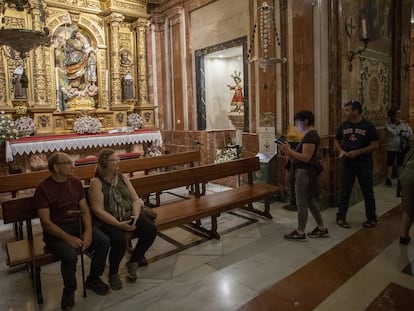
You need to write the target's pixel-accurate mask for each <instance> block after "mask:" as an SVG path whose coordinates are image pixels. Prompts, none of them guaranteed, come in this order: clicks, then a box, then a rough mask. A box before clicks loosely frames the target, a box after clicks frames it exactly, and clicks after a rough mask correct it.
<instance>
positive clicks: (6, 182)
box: [0, 150, 201, 198]
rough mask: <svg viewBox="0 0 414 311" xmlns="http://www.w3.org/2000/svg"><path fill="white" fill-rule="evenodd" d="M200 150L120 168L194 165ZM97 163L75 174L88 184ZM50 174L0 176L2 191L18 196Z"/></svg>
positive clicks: (135, 161) (130, 161)
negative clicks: (19, 192) (20, 192)
mask: <svg viewBox="0 0 414 311" xmlns="http://www.w3.org/2000/svg"><path fill="white" fill-rule="evenodd" d="M200 160H201V158H200V151H199V150H194V151H188V152H179V153H171V154H166V155H161V156H158V157H151V158H138V159H125V160H122V161H121V162H120V163H119V170H120V171H121V172H122V173H128V174H130V176H133V173H134V172H138V171H144V173H145V175H148V173H149V172H150V171H151V170H154V169H161V168H168V167H173V166H174V167H175V166H183V165H188V166H191V167H193V166H194V165H195V164H196V163H199V162H200ZM95 168H96V164H88V165H82V166H77V167H74V168H73V175H74V176H76V177H78V178H79V179H80V180H83V181H85V183H86V184H88V182H89V180H90V179H91V178H92V177H93V176H94V174H95ZM49 175H50V172H49V171H48V170H42V171H35V172H30V173H20V174H12V175H2V176H0V192H1V193H8V192H10V193H11V195H12V197H13V198H15V197H16V196H17V193H18V191H21V190H27V189H33V188H36V186H37V185H38V184H39V182H40V181H42V180H43V179H45V178H46V177H47V176H49Z"/></svg>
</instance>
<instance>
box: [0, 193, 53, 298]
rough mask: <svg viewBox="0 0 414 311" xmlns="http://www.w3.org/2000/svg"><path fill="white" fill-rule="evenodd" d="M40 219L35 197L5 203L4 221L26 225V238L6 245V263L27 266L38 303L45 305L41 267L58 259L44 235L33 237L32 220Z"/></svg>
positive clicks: (12, 265) (11, 265) (15, 199)
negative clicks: (48, 246) (35, 205)
mask: <svg viewBox="0 0 414 311" xmlns="http://www.w3.org/2000/svg"><path fill="white" fill-rule="evenodd" d="M36 218H38V215H37V211H36V210H35V209H34V199H33V196H30V197H22V198H14V199H11V200H7V201H5V202H3V221H4V223H5V224H9V223H20V222H25V223H26V233H27V236H26V237H25V238H23V237H21V238H22V239H20V240H17V241H12V242H8V243H7V244H6V254H7V258H6V262H7V264H8V265H9V266H10V267H15V266H18V265H21V264H27V265H28V270H29V273H30V275H31V278H32V282H33V290H34V293H35V295H36V301H37V303H39V304H41V303H43V294H42V287H41V281H40V267H41V266H42V265H46V264H49V263H52V262H55V261H56V260H57V258H56V257H55V256H54V255H53V254H52V253H51V252H50V251H49V250H48V249H47V248H46V247H45V243H44V242H43V235H42V234H39V235H33V231H32V219H36Z"/></svg>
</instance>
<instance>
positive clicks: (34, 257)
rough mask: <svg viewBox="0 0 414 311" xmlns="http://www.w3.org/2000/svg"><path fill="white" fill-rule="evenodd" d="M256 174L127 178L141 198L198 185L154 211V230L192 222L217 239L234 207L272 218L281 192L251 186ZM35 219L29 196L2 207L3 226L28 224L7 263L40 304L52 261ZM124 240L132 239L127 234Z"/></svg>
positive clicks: (238, 168) (249, 169) (216, 170)
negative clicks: (43, 272) (209, 188)
mask: <svg viewBox="0 0 414 311" xmlns="http://www.w3.org/2000/svg"><path fill="white" fill-rule="evenodd" d="M259 169H260V164H259V159H258V158H246V159H240V160H234V161H231V162H225V163H218V164H210V165H203V166H199V167H193V168H187V169H183V170H177V171H172V172H165V173H160V174H154V175H148V176H144V177H140V178H133V179H131V181H132V184H133V185H134V187H137V188H136V189H137V190H138V193H139V194H140V195H146V194H148V193H152V192H159V191H163V190H166V189H173V188H177V187H181V186H186V185H196V186H195V189H196V195H195V196H194V197H193V198H190V199H188V200H180V201H178V202H174V203H169V204H165V205H161V206H160V207H156V208H154V209H153V210H154V211H155V212H156V213H157V219H156V220H155V224H156V225H157V228H158V230H163V229H168V228H171V227H174V226H179V225H183V224H188V223H191V222H192V221H195V222H196V223H195V224H193V225H194V226H195V227H196V228H197V229H199V230H201V231H203V232H205V233H207V234H208V235H209V236H210V237H214V238H216V239H218V238H220V236H219V234H218V233H217V217H218V216H219V215H220V213H222V212H224V211H227V210H230V209H234V208H237V207H244V206H247V209H248V210H251V211H254V212H258V213H259V214H261V215H263V216H265V217H268V218H272V216H271V214H270V211H269V209H270V199H271V198H272V196H273V194H275V193H276V192H278V191H279V190H280V188H279V187H277V186H274V185H269V184H254V183H253V173H254V172H255V171H256V170H259ZM236 174H247V180H248V183H247V184H246V185H243V186H240V187H238V188H233V189H230V190H226V191H223V192H219V193H213V194H207V195H205V196H201V192H200V190H199V187H198V185H199V184H200V183H205V182H209V181H213V180H215V179H218V178H223V177H227V176H233V175H236ZM259 200H264V204H265V209H264V211H256V210H254V209H253V208H252V203H253V202H256V201H259ZM204 217H211V219H212V222H211V223H212V228H211V229H210V230H205V229H204V228H202V227H201V223H200V219H201V218H204ZM35 218H38V216H37V213H36V211H35V209H34V204H33V197H32V196H30V197H21V198H14V199H10V200H7V201H5V202H3V219H4V223H5V224H8V223H16V222H22V221H24V222H26V228H27V236H26V238H24V239H22V240H17V241H12V242H9V243H7V244H6V253H7V259H6V261H7V264H8V265H9V266H10V267H14V266H17V265H21V264H27V265H28V266H29V268H30V269H29V270H30V272H31V276H32V279H33V284H34V292H35V294H36V299H37V302H38V303H42V302H43V296H42V289H41V279H40V267H41V266H42V265H45V264H48V263H51V262H54V261H56V258H55V257H54V256H53V254H52V253H51V252H50V251H49V250H48V249H47V248H46V247H45V244H44V242H43V239H42V235H33V233H32V225H31V220H32V219H35ZM126 238H127V239H131V238H133V237H132V236H131V235H130V234H129V233H126Z"/></svg>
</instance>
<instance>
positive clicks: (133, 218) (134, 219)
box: [128, 216, 137, 226]
mask: <svg viewBox="0 0 414 311" xmlns="http://www.w3.org/2000/svg"><path fill="white" fill-rule="evenodd" d="M136 222H137V217H136V216H131V220H130V221H129V223H128V224H129V225H130V226H135V224H136Z"/></svg>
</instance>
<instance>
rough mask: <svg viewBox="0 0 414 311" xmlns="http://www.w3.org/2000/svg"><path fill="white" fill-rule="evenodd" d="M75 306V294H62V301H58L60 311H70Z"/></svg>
mask: <svg viewBox="0 0 414 311" xmlns="http://www.w3.org/2000/svg"><path fill="white" fill-rule="evenodd" d="M74 305H75V294H74V293H73V292H72V293H66V292H63V295H62V300H61V301H60V306H61V308H62V310H72V308H73V306H74Z"/></svg>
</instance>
